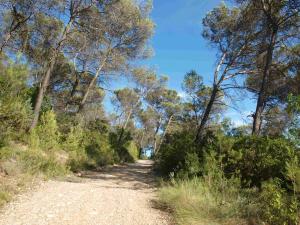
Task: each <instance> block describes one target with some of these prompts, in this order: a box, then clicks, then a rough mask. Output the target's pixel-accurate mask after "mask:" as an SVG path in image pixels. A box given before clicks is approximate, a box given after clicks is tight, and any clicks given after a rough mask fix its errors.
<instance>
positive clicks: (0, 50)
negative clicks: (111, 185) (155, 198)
mask: <svg viewBox="0 0 300 225" xmlns="http://www.w3.org/2000/svg"><path fill="white" fill-rule="evenodd" d="M227 3H228V4H227ZM152 7H153V6H152V2H151V1H147V0H145V1H135V0H1V1H0V23H1V26H0V34H1V35H0V205H4V204H5V203H6V202H8V201H10V199H11V198H12V196H13V195H14V194H16V193H18V192H19V189H20V188H22V187H23V186H26V185H27V184H28V182H30V181H32V180H33V179H36V177H43V178H44V179H47V178H53V177H58V176H64V175H66V174H69V173H78V172H80V171H84V170H97V169H99V168H102V167H105V166H107V165H113V164H122V163H130V162H134V161H136V160H137V159H146V158H151V159H152V160H154V162H155V165H154V167H155V168H154V169H155V173H157V174H158V175H159V177H160V178H159V179H160V180H161V182H160V183H161V184H160V188H159V205H160V207H162V208H164V209H166V210H168V211H170V213H171V214H172V215H173V217H174V220H175V221H176V223H177V224H181V225H193V224H222V225H223V224H224V225H225V224H227V225H228V224H249V225H251V224H253V225H254V224H261V225H263V224H265V225H267V224H268V225H297V224H299V222H300V221H299V218H300V217H299V216H300V158H299V157H300V72H299V69H300V13H299V12H300V1H299V0H231V1H225V2H223V3H220V4H219V6H218V7H215V8H213V9H212V10H211V11H209V12H207V14H206V16H205V17H204V18H203V20H202V25H201V29H202V30H201V32H202V37H203V38H204V39H205V40H206V42H207V45H208V48H213V49H214V50H216V52H217V54H216V55H215V59H214V61H215V65H214V70H213V71H211V75H210V80H211V81H212V82H211V83H207V82H204V79H203V77H202V76H201V75H200V74H201V71H195V70H193V68H191V70H190V71H186V74H185V75H184V79H183V80H182V81H178V82H181V84H180V85H181V87H182V91H183V92H184V93H185V95H184V96H182V95H180V93H179V92H178V90H173V89H171V88H169V85H168V81H169V80H172V74H170V75H169V77H168V76H164V75H160V74H158V73H157V71H156V70H155V69H153V67H152V66H151V65H149V64H148V63H147V60H148V59H149V58H151V57H152V55H153V54H154V53H153V52H154V51H155V49H152V46H151V44H150V40H151V38H152V37H153V35H155V27H156V25H155V23H154V22H153V21H152V19H151V11H152ZM199 33H200V31H199ZM141 62H143V63H141ZM199 64H201V62H199ZM120 80H121V81H123V80H124V81H125V80H126V82H128V85H127V86H126V87H124V88H120V89H118V88H117V89H112V88H111V87H112V86H113V85H112V84H113V83H116V82H118V81H120ZM129 84H130V85H129ZM240 98H241V99H244V100H245V99H247V98H249V99H250V98H251V99H252V100H253V99H255V108H254V109H253V112H252V113H251V114H249V115H245V119H247V121H250V122H249V123H247V124H244V125H242V126H237V125H235V124H234V123H233V122H232V121H231V119H230V118H228V117H226V116H224V115H226V112H227V111H228V110H229V109H232V108H235V107H236V104H235V101H238V99H240ZM105 99H109V101H110V105H111V106H112V108H110V107H108V106H107V104H106V103H105ZM237 110H238V109H237Z"/></svg>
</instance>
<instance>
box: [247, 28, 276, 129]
mask: <svg viewBox="0 0 300 225" xmlns="http://www.w3.org/2000/svg"><path fill="white" fill-rule="evenodd" d="M276 35H277V29H274V30H273V31H272V34H271V37H270V43H269V46H268V49H267V58H266V64H265V68H264V71H263V78H262V82H261V87H260V90H259V94H258V99H257V103H256V110H255V114H254V116H253V127H252V134H253V135H259V134H260V130H261V125H262V122H263V121H262V117H263V112H264V109H265V105H266V89H267V79H268V77H269V76H270V73H271V65H272V60H273V51H274V46H275V43H276Z"/></svg>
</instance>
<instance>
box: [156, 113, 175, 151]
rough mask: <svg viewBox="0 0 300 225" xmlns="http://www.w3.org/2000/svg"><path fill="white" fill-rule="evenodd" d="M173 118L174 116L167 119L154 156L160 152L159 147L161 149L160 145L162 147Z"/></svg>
mask: <svg viewBox="0 0 300 225" xmlns="http://www.w3.org/2000/svg"><path fill="white" fill-rule="evenodd" d="M173 116H174V115H172V116H170V118H169V120H168V123H167V126H166V129H165V130H164V133H163V135H162V136H161V139H160V142H159V145H158V147H157V150H156V154H157V153H158V152H159V150H160V147H161V145H162V143H163V141H164V139H165V137H166V134H167V133H168V130H169V127H170V125H171V122H172V119H173Z"/></svg>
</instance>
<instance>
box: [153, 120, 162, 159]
mask: <svg viewBox="0 0 300 225" xmlns="http://www.w3.org/2000/svg"><path fill="white" fill-rule="evenodd" d="M160 124H161V117H160V118H159V121H158V123H157V126H156V130H155V133H154V143H153V152H154V154H155V152H156V149H157V133H158V131H159V128H160Z"/></svg>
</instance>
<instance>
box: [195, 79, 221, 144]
mask: <svg viewBox="0 0 300 225" xmlns="http://www.w3.org/2000/svg"><path fill="white" fill-rule="evenodd" d="M218 92H219V89H218V86H217V85H216V84H214V86H213V90H212V93H211V96H210V99H209V102H208V104H207V106H206V108H205V112H204V114H203V117H202V119H201V123H200V126H199V127H198V130H197V135H196V141H198V142H201V140H202V138H203V134H204V128H205V126H206V124H207V121H208V120H209V115H210V113H211V110H212V107H213V105H214V103H215V100H216V98H217V94H218Z"/></svg>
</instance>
